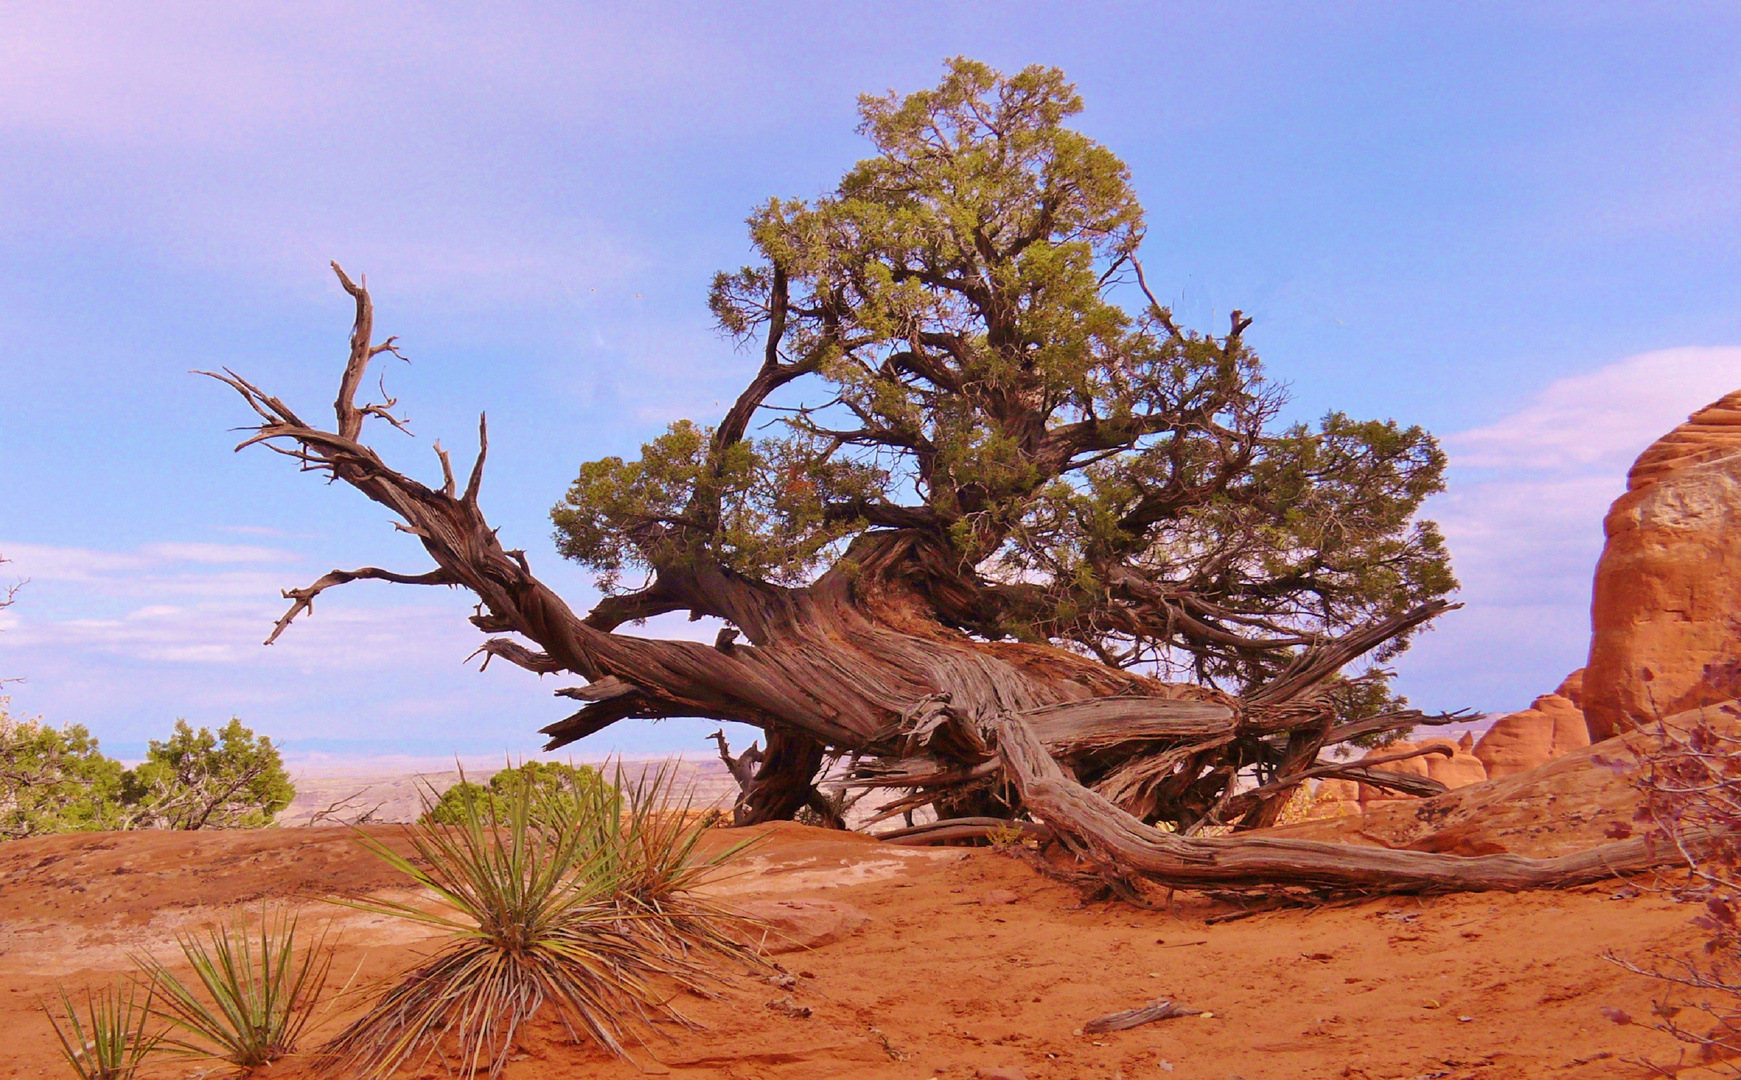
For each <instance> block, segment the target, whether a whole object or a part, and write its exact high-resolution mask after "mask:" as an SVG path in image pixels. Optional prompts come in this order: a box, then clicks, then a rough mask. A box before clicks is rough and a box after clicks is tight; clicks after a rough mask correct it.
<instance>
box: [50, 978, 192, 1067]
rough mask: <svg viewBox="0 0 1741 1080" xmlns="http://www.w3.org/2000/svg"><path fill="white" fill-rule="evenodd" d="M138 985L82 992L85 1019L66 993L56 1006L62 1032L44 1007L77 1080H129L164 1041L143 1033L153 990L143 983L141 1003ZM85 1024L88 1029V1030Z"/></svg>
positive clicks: (149, 1017) (159, 1033)
mask: <svg viewBox="0 0 1741 1080" xmlns="http://www.w3.org/2000/svg"><path fill="white" fill-rule="evenodd" d="M139 989H140V987H139V984H138V983H132V982H130V983H128V984H127V985H126V986H124V987H123V986H111V987H109V988H107V989H105V990H102V991H90V990H87V991H85V1020H84V1021H80V1019H79V1011H78V1009H77V1008H75V1007H74V1006H73V1001H72V998H71V997H69V996H68V995H67V992H66V990H65V989H62V990H61V992H60V1002H61V1005H62V1007H63V1009H64V1011H65V1013H66V1024H67V1026H66V1027H65V1028H62V1027H61V1025H60V1021H58V1020H56V1019H55V1018H54V1013H52V1012H50V1011H49V1010H48V1007H47V1006H46V1005H44V1006H43V1012H45V1013H47V1014H48V1022H49V1024H50V1025H52V1026H53V1027H54V1034H55V1037H56V1038H58V1039H59V1040H60V1048H61V1053H63V1054H65V1055H66V1059H67V1064H68V1065H71V1066H72V1069H73V1072H74V1073H76V1074H77V1075H78V1076H79V1077H80V1080H130V1078H131V1077H132V1076H133V1074H134V1072H136V1071H137V1070H138V1068H139V1063H140V1062H141V1061H143V1060H144V1059H145V1055H147V1054H149V1053H151V1051H152V1050H153V1049H155V1048H156V1046H157V1044H158V1043H159V1042H161V1041H162V1039H163V1032H162V1031H161V1030H159V1031H147V1030H146V1028H147V1027H148V1026H149V1025H150V1024H151V1021H152V1012H151V1001H152V996H153V987H152V986H151V985H150V984H149V983H147V984H146V985H145V988H144V989H145V1000H144V1001H140V1000H139ZM87 1025H88V1026H87Z"/></svg>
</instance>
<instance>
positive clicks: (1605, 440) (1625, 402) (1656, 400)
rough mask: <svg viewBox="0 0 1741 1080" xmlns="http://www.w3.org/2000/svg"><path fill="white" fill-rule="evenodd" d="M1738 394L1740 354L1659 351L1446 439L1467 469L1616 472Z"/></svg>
mask: <svg viewBox="0 0 1741 1080" xmlns="http://www.w3.org/2000/svg"><path fill="white" fill-rule="evenodd" d="M1738 387H1741V348H1734V347H1727V348H1685V349H1663V350H1660V351H1657V352H1648V353H1641V354H1639V355H1638V356H1633V357H1628V358H1627V359H1625V360H1622V361H1620V362H1619V363H1617V364H1610V365H1609V366H1607V367H1605V368H1601V369H1599V370H1596V371H1593V372H1590V373H1589V374H1586V375H1573V376H1571V377H1569V378H1564V379H1556V380H1555V381H1553V382H1552V383H1550V384H1548V386H1547V388H1546V389H1545V390H1543V391H1542V392H1541V393H1540V394H1538V395H1536V398H1535V400H1534V401H1532V402H1530V403H1529V404H1528V405H1526V406H1524V407H1523V408H1522V409H1519V410H1518V411H1517V412H1514V413H1512V414H1511V415H1509V416H1507V417H1505V418H1504V419H1502V420H1500V421H1498V422H1496V423H1493V424H1489V425H1487V426H1486V427H1481V428H1476V429H1474V430H1473V431H1464V432H1459V433H1458V434H1456V435H1453V436H1451V437H1450V438H1448V439H1446V440H1445V442H1446V445H1447V446H1448V448H1449V449H1450V452H1451V456H1452V461H1453V462H1454V463H1455V464H1457V465H1459V466H1465V467H1469V468H1493V469H1506V470H1535V469H1546V470H1557V471H1565V470H1574V469H1583V468H1589V467H1593V466H1600V467H1601V468H1602V469H1603V470H1604V471H1607V470H1609V469H1611V468H1612V467H1613V466H1614V465H1615V464H1620V465H1621V467H1622V468H1624V467H1626V466H1628V465H1630V464H1631V463H1632V460H1633V459H1634V458H1636V457H1637V456H1638V454H1639V453H1640V452H1641V451H1642V450H1643V449H1644V448H1645V447H1646V446H1649V445H1650V444H1651V443H1652V442H1653V441H1655V440H1656V438H1657V437H1658V436H1660V435H1661V434H1662V433H1663V432H1665V431H1667V430H1668V429H1670V428H1672V427H1674V426H1675V425H1676V424H1678V423H1680V422H1681V421H1683V420H1685V419H1686V418H1687V414H1688V413H1690V412H1692V411H1693V410H1695V409H1697V408H1699V407H1700V406H1702V405H1705V404H1707V403H1709V402H1712V401H1715V400H1716V399H1717V398H1719V397H1722V396H1723V395H1724V394H1727V393H1729V392H1730V391H1732V390H1735V389H1736V388H1738Z"/></svg>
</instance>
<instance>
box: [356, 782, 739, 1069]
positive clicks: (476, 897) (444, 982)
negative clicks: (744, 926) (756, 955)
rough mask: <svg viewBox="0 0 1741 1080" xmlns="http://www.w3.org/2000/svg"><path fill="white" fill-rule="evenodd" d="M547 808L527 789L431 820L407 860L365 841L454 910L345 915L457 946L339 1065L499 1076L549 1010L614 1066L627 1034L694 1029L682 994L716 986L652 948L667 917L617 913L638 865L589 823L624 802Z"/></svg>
mask: <svg viewBox="0 0 1741 1080" xmlns="http://www.w3.org/2000/svg"><path fill="white" fill-rule="evenodd" d="M591 786H594V787H601V788H602V787H603V785H591ZM543 797H545V796H540V795H538V794H535V793H534V792H533V790H532V788H531V786H530V785H522V786H521V787H519V789H518V790H516V791H512V792H509V793H507V794H506V795H504V796H503V797H502V798H500V799H494V800H486V799H474V800H465V801H464V802H463V803H461V804H460V807H459V815H458V817H459V820H458V822H457V823H456V824H450V825H443V824H439V823H437V822H435V821H433V820H431V819H430V818H429V816H428V815H425V817H424V818H422V819H420V820H419V821H418V822H416V823H414V824H412V825H409V826H407V827H406V828H405V834H404V835H405V837H406V839H407V840H408V841H409V843H410V846H411V849H412V856H410V857H407V856H404V855H401V854H399V853H398V852H397V851H394V850H393V849H392V848H390V847H389V846H387V845H386V844H384V843H382V842H381V841H380V840H378V839H376V838H374V837H372V836H368V835H366V834H361V833H359V834H358V836H357V840H358V842H359V843H360V844H362V845H363V846H364V847H366V848H367V849H368V850H370V851H371V852H373V853H374V854H375V855H377V856H379V857H380V858H381V859H382V860H384V861H386V862H387V863H389V864H390V865H392V866H394V867H395V868H397V869H398V870H400V871H401V872H402V873H404V874H405V875H406V876H407V877H409V878H410V879H411V880H412V881H413V882H415V883H416V884H417V885H419V886H421V887H422V888H424V889H426V890H428V891H430V892H433V893H434V894H435V895H436V896H437V897H438V898H439V899H440V900H441V901H442V902H443V905H444V906H445V907H446V909H447V910H445V911H428V910H425V909H424V908H421V907H418V906H415V905H412V904H406V903H399V902H395V901H387V900H335V901H333V902H334V903H339V904H343V905H345V906H347V907H352V908H355V909H358V910H361V911H366V912H370V913H372V914H377V915H388V916H394V917H397V918H402V919H409V920H412V921H414V922H418V923H421V924H423V925H425V926H429V927H433V928H435V929H437V930H440V931H442V932H443V933H444V935H445V937H446V941H445V942H444V943H443V944H442V945H441V947H440V948H439V949H438V950H437V952H436V953H435V955H433V956H432V957H431V958H430V959H429V960H428V961H427V962H425V963H423V964H421V965H419V966H418V967H416V968H415V969H413V970H411V971H409V972H406V973H405V974H404V975H403V976H402V977H401V978H399V979H398V980H397V981H395V982H394V983H393V984H392V985H390V986H389V987H388V988H387V989H386V990H385V991H384V992H383V993H382V994H381V996H380V998H379V1000H377V1002H376V1003H375V1005H374V1006H373V1007H372V1008H371V1009H370V1010H369V1011H368V1012H367V1013H366V1014H365V1015H364V1016H362V1017H360V1018H359V1019H357V1020H356V1021H355V1022H353V1023H352V1024H351V1025H350V1026H349V1027H348V1028H346V1029H345V1030H344V1031H343V1032H341V1033H339V1035H337V1036H336V1037H335V1038H334V1039H333V1040H332V1041H331V1042H329V1043H328V1044H327V1045H326V1046H325V1047H324V1048H323V1053H324V1055H325V1056H326V1058H327V1060H328V1062H329V1063H330V1064H332V1065H335V1066H336V1065H340V1064H342V1065H343V1066H344V1067H345V1069H346V1071H347V1072H353V1073H355V1074H357V1075H360V1076H362V1077H365V1078H379V1077H386V1076H388V1075H390V1074H392V1073H393V1072H395V1071H396V1070H398V1069H400V1068H401V1067H403V1066H405V1065H408V1064H409V1065H414V1066H421V1065H422V1064H424V1063H426V1062H427V1061H429V1060H430V1058H432V1057H437V1056H439V1057H440V1058H441V1059H442V1060H443V1061H445V1062H446V1063H447V1064H448V1065H449V1067H450V1068H451V1069H453V1070H454V1071H457V1072H459V1073H461V1074H465V1073H469V1072H475V1071H477V1070H480V1069H487V1070H488V1071H489V1074H490V1075H491V1076H492V1077H495V1076H499V1075H500V1073H501V1071H502V1069H503V1067H504V1066H505V1065H506V1064H507V1059H508V1055H509V1053H510V1052H511V1050H512V1048H513V1045H514V1038H515V1035H516V1033H517V1032H518V1031H519V1030H520V1028H521V1026H522V1025H524V1024H525V1023H526V1022H527V1021H528V1020H530V1019H531V1018H532V1017H533V1016H534V1015H536V1014H537V1013H539V1012H540V1010H541V1009H543V1008H545V1007H546V1006H548V1007H549V1008H550V1009H551V1010H552V1011H553V1012H554V1013H555V1015H556V1017H557V1019H558V1020H559V1021H560V1022H561V1023H562V1025H563V1027H564V1028H565V1030H566V1031H567V1032H568V1034H569V1037H570V1038H572V1039H574V1040H575V1041H577V1042H578V1041H581V1040H582V1039H583V1038H591V1039H592V1040H593V1041H595V1042H597V1043H598V1044H599V1045H600V1046H602V1047H604V1048H605V1049H606V1050H608V1051H609V1052H611V1053H612V1054H615V1055H618V1056H626V1051H625V1048H624V1046H623V1041H624V1039H625V1037H626V1035H625V1032H626V1031H628V1030H638V1028H639V1027H640V1026H642V1025H645V1024H648V1023H652V1022H654V1021H657V1020H661V1019H664V1020H672V1021H676V1022H679V1023H685V1024H686V1023H687V1021H686V1020H685V1019H684V1018H683V1016H682V1014H681V1013H679V1012H678V1011H677V1010H676V1008H674V1007H673V1006H672V1004H671V1002H670V996H671V995H670V992H669V991H670V989H671V987H672V984H675V986H677V987H689V988H699V987H701V986H703V985H704V984H706V983H707V982H709V981H712V980H714V979H717V978H718V976H717V975H715V974H713V973H712V972H710V971H709V970H708V969H706V968H705V967H703V966H702V965H701V964H700V963H698V962H696V960H695V959H694V958H692V957H690V956H687V955H684V954H683V953H682V952H681V951H680V950H675V949H670V948H655V947H650V946H649V942H650V941H657V940H658V937H657V935H656V934H650V933H647V932H645V930H644V927H645V924H647V923H648V922H649V921H651V920H653V919H656V918H657V915H656V913H651V912H646V911H627V910H625V909H624V908H623V907H622V906H621V905H620V904H619V903H618V897H619V896H620V895H621V894H623V893H624V891H625V888H626V885H625V882H626V878H627V874H628V873H629V868H630V866H631V865H632V864H631V862H630V861H629V860H625V859H623V858H621V857H620V856H621V851H622V848H623V842H622V841H621V839H620V838H618V839H615V840H612V841H611V842H610V843H604V842H602V841H601V838H602V837H607V836H612V835H613V834H612V832H611V829H606V828H603V827H602V826H601V825H600V823H599V820H598V819H596V818H595V817H594V816H593V815H597V814H603V813H607V812H609V809H608V808H609V807H610V806H611V803H612V800H611V799H610V798H608V797H604V796H600V797H597V798H594V797H592V796H588V795H583V794H582V793H581V788H580V787H576V788H575V789H574V790H573V792H572V793H571V797H569V798H566V799H565V800H562V801H561V803H560V805H558V806H552V804H549V803H537V802H536V801H535V800H538V799H540V798H543ZM549 811H555V812H556V813H558V814H559V815H560V816H559V817H558V818H556V819H552V818H551V817H548V816H546V813H547V812H549ZM625 820H632V819H625ZM611 823H612V828H614V829H622V828H623V827H624V826H623V825H622V824H620V823H619V822H618V818H616V817H612V818H611ZM630 827H632V826H630ZM625 1021H631V1022H633V1027H632V1028H631V1027H629V1026H627V1025H625Z"/></svg>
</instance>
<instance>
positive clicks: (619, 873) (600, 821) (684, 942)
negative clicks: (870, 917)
mask: <svg viewBox="0 0 1741 1080" xmlns="http://www.w3.org/2000/svg"><path fill="white" fill-rule="evenodd" d="M613 771H614V777H613V781H614V782H613V783H612V784H610V785H599V784H592V785H573V784H571V785H568V786H567V787H566V788H565V789H564V790H563V792H562V794H561V795H559V796H555V797H552V798H550V799H549V800H547V803H546V808H545V811H544V816H545V818H546V819H547V820H549V821H551V822H552V825H553V827H554V828H556V829H559V830H561V831H564V832H572V833H576V834H578V835H581V836H583V837H584V838H585V840H586V842H587V843H588V845H589V846H591V847H592V848H593V849H594V850H595V851H596V853H597V857H596V859H595V860H594V861H593V862H592V863H591V865H592V866H593V867H594V869H595V872H596V873H598V874H599V875H600V876H601V877H602V878H604V879H607V880H608V881H609V882H610V883H611V887H612V888H613V890H614V891H613V900H614V902H615V903H616V905H617V907H618V909H619V910H620V911H621V912H623V913H624V915H626V916H630V918H629V919H627V920H626V922H625V929H626V930H627V931H628V932H629V933H631V934H634V935H638V936H641V937H644V938H647V939H648V941H649V943H650V944H652V945H653V946H655V947H657V948H660V949H664V950H672V951H675V952H677V953H680V954H686V953H690V952H693V951H696V950H703V951H706V950H712V951H715V952H720V953H724V954H725V955H727V956H729V957H732V958H733V959H737V960H740V961H745V962H749V963H758V962H760V958H759V957H758V956H757V954H756V952H755V950H754V949H753V948H752V947H750V946H748V945H746V944H745V941H746V940H747V939H748V937H749V936H750V935H746V934H743V933H741V932H740V933H733V932H732V931H733V930H734V929H735V928H737V924H741V923H745V922H747V920H746V919H745V918H744V917H743V916H741V915H738V914H735V913H733V912H732V911H731V910H730V909H728V908H726V907H724V906H722V905H720V904H719V903H717V902H715V901H713V900H710V899H708V898H707V897H706V896H705V895H703V894H702V893H701V892H700V891H699V890H700V888H701V886H703V885H706V884H708V883H709V882H713V881H716V880H718V879H720V878H721V877H722V876H724V875H725V874H726V872H727V867H728V865H729V864H730V863H731V862H732V860H734V859H736V858H737V857H738V856H739V855H741V854H742V853H743V852H744V851H745V849H747V848H748V847H750V846H751V845H752V844H754V843H755V842H756V841H757V840H759V839H760V837H751V838H749V839H747V840H743V841H740V842H739V843H737V844H733V845H731V846H730V847H727V848H725V849H723V850H721V851H719V852H718V853H717V854H714V855H710V856H704V855H702V854H701V853H700V852H699V850H698V847H699V845H700V841H701V839H702V837H703V836H705V835H706V834H707V826H706V825H705V824H703V822H702V821H701V820H700V815H697V814H695V813H693V810H694V805H695V798H694V788H693V787H692V786H691V787H689V788H683V789H680V788H679V787H678V784H677V773H676V769H675V767H674V766H673V765H671V764H670V763H668V762H667V763H663V764H661V765H659V766H658V767H657V768H655V769H650V770H646V771H643V772H642V773H640V774H639V775H636V776H633V777H631V776H629V775H628V774H627V772H626V771H625V770H624V769H623V767H622V765H621V763H620V762H619V763H618V764H617V765H616V766H615V768H614V770H613Z"/></svg>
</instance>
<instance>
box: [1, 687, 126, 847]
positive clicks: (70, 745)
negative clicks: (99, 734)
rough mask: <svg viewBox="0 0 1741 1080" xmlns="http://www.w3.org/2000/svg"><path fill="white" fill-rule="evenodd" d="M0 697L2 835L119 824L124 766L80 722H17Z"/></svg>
mask: <svg viewBox="0 0 1741 1080" xmlns="http://www.w3.org/2000/svg"><path fill="white" fill-rule="evenodd" d="M6 703H7V702H6V699H4V698H0V839H6V840H19V839H23V838H24V837H27V836H40V835H43V834H45V833H60V832H82V831H87V830H92V829H114V828H119V827H121V825H122V824H123V822H124V815H123V809H122V806H121V788H122V777H123V769H122V767H121V763H120V762H118V761H116V760H114V759H113V758H109V757H105V756H103V754H102V753H101V752H100V750H99V749H98V747H97V740H96V739H93V738H91V733H90V732H89V731H87V730H86V729H85V728H84V727H83V726H82V725H79V724H68V725H66V726H65V727H60V728H54V727H49V726H48V725H47V724H44V723H42V722H41V721H40V720H15V719H13V718H12V717H11V716H10V715H8V714H7V712H6V710H5V705H6Z"/></svg>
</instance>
